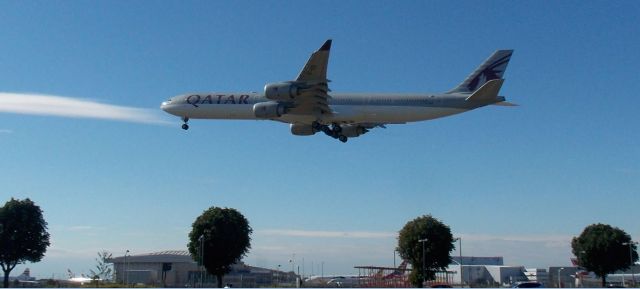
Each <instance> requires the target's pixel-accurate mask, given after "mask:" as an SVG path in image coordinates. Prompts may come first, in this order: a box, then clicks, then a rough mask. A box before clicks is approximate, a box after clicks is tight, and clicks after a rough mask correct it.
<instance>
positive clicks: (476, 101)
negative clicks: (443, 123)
mask: <svg viewBox="0 0 640 289" xmlns="http://www.w3.org/2000/svg"><path fill="white" fill-rule="evenodd" d="M330 48H331V39H329V40H327V41H326V42H325V43H324V44H323V45H322V46H321V47H320V49H318V51H316V52H314V53H313V54H311V57H310V58H309V60H308V61H307V63H306V64H305V66H304V68H303V69H302V71H301V72H300V74H299V75H298V77H296V78H295V79H294V80H292V81H284V82H278V83H269V84H267V85H265V87H264V92H262V93H257V92H226V93H225V92H199V93H187V94H182V95H178V96H175V97H172V98H171V99H169V100H167V101H165V102H163V103H162V105H161V106H160V107H161V109H162V110H164V111H166V112H168V113H170V114H173V115H176V116H179V117H181V118H182V120H183V122H184V124H183V125H182V128H183V129H185V130H187V129H189V125H188V124H187V122H188V121H189V119H253V120H255V119H259V120H275V121H280V122H284V123H289V124H290V128H291V133H292V134H294V135H313V134H315V133H316V132H319V131H322V132H324V133H325V134H326V135H328V136H331V137H333V138H336V139H339V140H340V141H342V142H346V141H347V139H348V138H351V137H358V136H360V135H362V134H365V133H367V132H368V131H369V130H370V129H372V128H375V127H383V128H384V127H385V125H386V124H402V123H407V122H415V121H423V120H430V119H435V118H440V117H444V116H449V115H453V114H458V113H461V112H465V111H469V110H472V109H476V108H479V107H483V106H486V105H491V104H494V105H505V106H513V105H514V104H511V103H508V102H505V98H504V97H503V96H498V92H499V90H500V87H501V86H502V83H503V82H504V79H503V78H502V75H503V74H504V72H505V70H506V68H507V64H508V63H509V60H510V58H511V54H512V53H513V50H497V51H496V52H494V53H493V54H492V55H491V56H490V57H489V58H488V59H487V60H486V61H485V62H483V63H482V64H481V65H480V66H479V67H478V68H477V69H476V70H475V71H474V72H473V73H471V75H469V76H468V77H467V78H466V79H465V80H464V81H463V82H462V83H460V85H458V86H456V87H455V88H453V89H451V90H450V91H447V92H445V93H413V94H397V93H386V94H380V93H330V91H331V90H329V86H328V83H329V80H328V79H327V64H328V62H329V50H330Z"/></svg>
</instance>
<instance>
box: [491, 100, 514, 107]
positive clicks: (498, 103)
mask: <svg viewBox="0 0 640 289" xmlns="http://www.w3.org/2000/svg"><path fill="white" fill-rule="evenodd" d="M493 105H499V106H520V105H518V104H515V103H511V102H508V101H501V102H496V103H494V104H493Z"/></svg>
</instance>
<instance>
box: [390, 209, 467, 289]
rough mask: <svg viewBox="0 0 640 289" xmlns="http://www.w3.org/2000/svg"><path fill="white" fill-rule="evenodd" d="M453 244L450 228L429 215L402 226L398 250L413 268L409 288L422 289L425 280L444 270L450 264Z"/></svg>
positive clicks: (433, 277)
mask: <svg viewBox="0 0 640 289" xmlns="http://www.w3.org/2000/svg"><path fill="white" fill-rule="evenodd" d="M420 240H426V241H425V242H424V243H423V242H420ZM453 242H454V240H453V235H451V229H449V226H447V225H445V224H444V223H442V222H440V221H439V220H438V219H436V218H434V217H432V216H431V215H426V216H421V217H418V218H416V219H414V220H412V221H409V222H408V223H407V224H406V225H404V227H403V228H402V230H400V236H399V237H398V248H397V250H398V252H399V253H400V256H401V257H402V258H403V259H404V260H407V261H409V263H411V266H412V267H413V270H412V271H411V275H410V276H409V280H410V281H411V284H413V285H414V286H416V287H420V288H421V287H422V286H423V281H424V280H433V279H435V273H436V272H437V271H442V270H445V268H447V267H448V266H449V263H451V256H450V254H451V251H453V248H454V245H453ZM423 246H424V256H425V258H424V267H423Z"/></svg>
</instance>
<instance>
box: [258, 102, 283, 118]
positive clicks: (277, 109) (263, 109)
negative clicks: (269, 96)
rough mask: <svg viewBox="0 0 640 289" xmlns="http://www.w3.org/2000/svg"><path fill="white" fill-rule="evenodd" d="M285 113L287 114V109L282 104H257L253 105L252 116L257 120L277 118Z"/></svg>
mask: <svg viewBox="0 0 640 289" xmlns="http://www.w3.org/2000/svg"><path fill="white" fill-rule="evenodd" d="M285 113H287V107H286V106H285V105H284V104H281V103H277V102H274V101H270V102H258V103H256V104H254V105H253V115H255V116H256V117H257V118H265V119H272V118H278V117H281V116H282V115H283V114H285Z"/></svg>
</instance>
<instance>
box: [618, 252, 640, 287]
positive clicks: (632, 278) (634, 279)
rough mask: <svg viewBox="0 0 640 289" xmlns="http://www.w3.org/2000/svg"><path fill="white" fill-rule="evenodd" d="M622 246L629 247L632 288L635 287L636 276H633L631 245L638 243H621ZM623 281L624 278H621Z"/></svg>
mask: <svg viewBox="0 0 640 289" xmlns="http://www.w3.org/2000/svg"><path fill="white" fill-rule="evenodd" d="M622 245H628V246H629V262H630V263H631V281H632V283H633V287H636V276H635V275H634V272H633V271H634V270H633V245H638V242H634V241H629V242H624V243H622ZM622 278H623V280H624V277H622Z"/></svg>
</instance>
